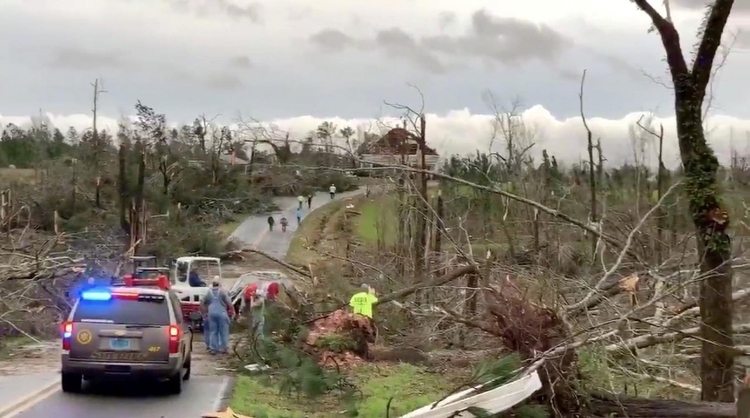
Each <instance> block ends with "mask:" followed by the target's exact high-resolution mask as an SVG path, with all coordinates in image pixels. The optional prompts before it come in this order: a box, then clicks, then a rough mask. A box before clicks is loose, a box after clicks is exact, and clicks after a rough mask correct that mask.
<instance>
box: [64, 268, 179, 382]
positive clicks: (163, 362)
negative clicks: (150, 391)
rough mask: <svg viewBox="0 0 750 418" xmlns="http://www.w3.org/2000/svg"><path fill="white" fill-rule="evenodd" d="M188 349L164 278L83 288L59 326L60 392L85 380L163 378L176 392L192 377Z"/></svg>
mask: <svg viewBox="0 0 750 418" xmlns="http://www.w3.org/2000/svg"><path fill="white" fill-rule="evenodd" d="M192 345H193V333H192V330H191V328H190V326H189V324H187V323H185V322H183V318H182V312H181V310H180V300H179V298H178V297H177V295H176V294H175V293H174V291H172V290H170V283H169V280H168V279H167V277H166V276H163V275H160V276H159V277H158V278H157V279H156V280H139V279H135V278H133V277H132V276H126V277H125V278H123V280H122V283H120V284H119V285H113V286H106V287H89V288H86V289H84V290H83V291H81V292H80V295H79V296H78V298H77V300H76V303H75V305H74V306H73V309H72V311H71V313H70V316H69V317H68V320H67V321H65V322H64V323H63V325H62V349H63V353H62V369H61V373H62V378H61V379H62V390H63V392H80V391H81V389H82V384H83V380H99V379H108V378H135V379H140V378H145V379H154V380H160V381H161V380H166V384H167V388H168V391H169V392H170V393H173V394H178V393H180V392H182V382H183V381H185V380H188V379H189V378H190V355H191V353H192Z"/></svg>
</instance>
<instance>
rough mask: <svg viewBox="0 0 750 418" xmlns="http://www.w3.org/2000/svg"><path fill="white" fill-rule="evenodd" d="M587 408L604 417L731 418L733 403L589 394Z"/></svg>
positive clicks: (733, 415)
mask: <svg viewBox="0 0 750 418" xmlns="http://www.w3.org/2000/svg"><path fill="white" fill-rule="evenodd" d="M588 406H589V407H588V411H589V412H590V413H591V414H592V415H594V416H598V417H608V418H619V417H628V418H735V417H736V413H737V412H736V410H735V406H734V404H731V403H718V402H684V401H673V400H666V399H664V400H662V399H643V398H632V397H619V398H616V397H608V396H604V395H595V396H593V397H592V398H591V399H590V401H589V405H588Z"/></svg>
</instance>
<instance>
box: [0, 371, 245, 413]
mask: <svg viewBox="0 0 750 418" xmlns="http://www.w3.org/2000/svg"><path fill="white" fill-rule="evenodd" d="M54 377H55V375H53V374H48V375H46V376H33V378H29V377H28V376H22V377H15V378H13V380H12V382H13V386H14V387H15V386H16V385H18V384H19V382H21V381H27V382H32V381H34V379H36V380H35V381H36V382H37V384H42V382H44V381H49V380H50V379H52V378H54ZM9 381H10V380H8V382H9ZM230 383H231V382H230V378H228V377H204V376H196V377H194V379H191V380H190V381H189V382H186V383H185V386H184V387H183V391H182V394H180V395H166V394H165V393H164V390H163V387H160V386H157V385H145V386H144V385H126V384H116V385H113V384H107V385H92V386H91V387H89V388H86V391H85V392H84V393H82V394H77V395H71V394H66V393H62V392H60V391H56V392H54V393H52V394H51V395H49V396H48V397H47V398H45V399H44V400H43V401H41V402H39V403H37V404H35V405H33V406H31V407H29V408H28V409H26V410H24V411H22V412H20V413H19V414H18V415H15V416H16V417H19V418H50V417H54V418H80V417H83V416H97V417H131V418H160V417H161V418H199V417H200V416H201V415H202V414H204V413H206V412H210V411H213V410H215V408H217V407H220V406H223V405H221V403H222V402H223V401H224V400H225V398H226V395H227V394H228V391H229V389H230V387H229V385H230ZM0 388H1V389H0V393H2V394H3V395H2V396H3V398H0V399H2V401H3V402H8V401H12V399H6V398H11V397H10V396H9V395H7V393H5V392H6V386H5V384H4V381H3V380H2V379H0ZM19 390H20V389H19ZM27 393H28V390H27ZM22 396H23V395H22ZM0 406H2V404H0Z"/></svg>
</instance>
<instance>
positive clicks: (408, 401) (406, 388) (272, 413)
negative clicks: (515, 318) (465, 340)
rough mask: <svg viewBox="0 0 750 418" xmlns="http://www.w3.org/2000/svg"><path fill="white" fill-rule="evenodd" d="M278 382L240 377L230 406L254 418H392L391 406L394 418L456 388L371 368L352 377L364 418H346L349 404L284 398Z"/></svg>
mask: <svg viewBox="0 0 750 418" xmlns="http://www.w3.org/2000/svg"><path fill="white" fill-rule="evenodd" d="M269 378H270V380H271V382H273V381H274V378H273V377H262V376H249V375H240V376H238V379H237V385H236V387H235V390H234V396H233V397H232V401H231V403H230V406H231V408H232V410H234V411H235V412H237V413H242V414H245V415H248V416H251V417H254V418H303V417H309V418H329V417H332V416H359V417H364V418H369V417H372V418H379V417H384V416H386V406H387V404H388V400H389V399H391V397H393V400H392V401H391V411H390V416H392V417H393V416H401V415H403V414H406V413H407V412H410V411H412V410H414V409H417V408H419V407H421V406H424V405H427V404H429V403H430V402H435V401H436V400H439V399H441V398H442V397H443V396H445V395H446V394H447V393H448V392H449V391H450V390H452V389H453V388H454V387H453V386H455V382H453V381H451V380H450V379H441V378H439V376H437V375H436V374H434V373H429V372H426V371H424V370H423V369H421V368H419V367H416V366H412V365H409V364H405V363H399V364H382V363H381V364H378V365H375V364H367V365H362V366H358V367H356V368H355V369H353V370H352V371H351V379H352V380H353V382H354V383H355V384H356V386H357V387H358V389H359V390H361V391H362V394H361V399H357V400H356V405H357V407H356V409H357V412H358V414H357V415H353V414H347V413H344V411H346V410H347V409H348V407H347V403H346V402H345V401H344V400H342V399H339V398H338V397H336V396H335V395H333V394H330V395H326V396H324V397H323V398H322V399H315V400H310V399H305V398H304V397H300V398H299V399H297V398H296V397H295V396H292V397H290V396H287V395H281V394H280V393H279V390H278V388H277V387H276V386H274V385H273V384H271V385H269V384H268V383H269V382H266V381H264V379H269Z"/></svg>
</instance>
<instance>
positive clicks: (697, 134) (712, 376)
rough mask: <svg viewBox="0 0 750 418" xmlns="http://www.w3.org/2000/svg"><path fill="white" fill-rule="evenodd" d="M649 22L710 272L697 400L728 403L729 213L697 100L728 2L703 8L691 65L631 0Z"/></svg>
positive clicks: (667, 29) (668, 33)
mask: <svg viewBox="0 0 750 418" xmlns="http://www.w3.org/2000/svg"><path fill="white" fill-rule="evenodd" d="M632 1H633V2H634V3H635V4H636V5H637V6H638V7H639V8H640V9H641V10H642V11H643V12H645V13H646V14H647V15H648V16H649V17H650V18H651V21H652V23H653V26H654V28H655V29H656V31H658V33H659V36H660V37H661V41H662V44H663V45H664V50H665V52H666V54H667V64H668V66H669V72H670V75H671V78H672V84H673V86H674V99H675V117H676V120H677V138H678V141H679V146H680V157H681V160H682V166H683V169H684V172H685V180H686V184H685V185H686V190H687V194H688V199H689V202H690V205H689V206H690V214H691V216H692V219H693V223H694V225H695V229H696V239H697V243H698V253H699V256H700V259H701V264H700V265H701V271H702V272H703V273H710V274H708V275H707V278H706V279H705V280H703V281H701V284H700V316H701V336H702V346H701V399H702V400H704V401H715V402H733V401H734V385H733V371H732V369H733V365H734V357H733V356H734V353H733V350H732V349H731V347H732V346H733V342H732V266H731V264H730V262H731V256H732V246H731V239H730V237H729V234H728V233H727V227H728V226H729V215H728V213H727V211H726V210H725V209H724V208H723V207H722V203H721V201H720V191H719V187H718V186H719V184H718V182H717V181H716V173H717V171H718V169H719V161H718V159H717V158H716V154H715V153H714V151H713V149H712V148H711V147H710V146H709V145H708V143H707V141H706V136H705V133H704V131H703V102H704V99H705V97H706V89H707V87H708V84H709V80H710V78H711V74H712V68H713V65H714V60H715V58H716V52H717V50H718V49H719V46H720V45H721V38H722V34H723V33H724V28H725V27H726V23H727V20H728V19H729V15H730V14H731V12H732V6H733V4H734V0H715V1H714V2H713V4H712V5H710V6H709V7H708V8H707V12H706V17H705V20H704V22H703V24H702V26H701V29H702V30H701V33H700V34H699V38H700V41H699V43H698V50H697V51H696V53H695V58H694V59H693V63H692V66H690V67H689V66H688V64H687V62H686V61H685V56H684V55H683V53H682V47H681V46H680V35H679V33H678V32H677V29H676V28H675V27H674V25H673V24H672V22H671V21H670V19H668V18H665V17H663V16H662V15H661V14H660V13H659V12H657V11H656V10H655V9H654V8H653V6H652V5H651V4H649V2H648V0H632Z"/></svg>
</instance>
